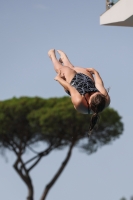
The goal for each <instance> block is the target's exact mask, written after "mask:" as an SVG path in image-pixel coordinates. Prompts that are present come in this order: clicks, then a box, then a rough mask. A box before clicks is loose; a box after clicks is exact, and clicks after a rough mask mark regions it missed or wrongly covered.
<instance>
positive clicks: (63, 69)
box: [48, 49, 76, 83]
mask: <svg viewBox="0 0 133 200" xmlns="http://www.w3.org/2000/svg"><path fill="white" fill-rule="evenodd" d="M48 55H49V57H50V58H51V60H52V63H53V65H54V69H55V71H56V73H59V72H60V73H61V76H62V78H64V79H65V80H66V81H67V82H68V83H70V82H71V80H72V78H73V77H74V75H75V74H76V71H75V70H74V68H73V69H72V68H70V67H68V66H62V64H61V63H60V62H59V61H58V60H57V58H56V55H55V50H54V49H51V50H50V51H49V52H48Z"/></svg>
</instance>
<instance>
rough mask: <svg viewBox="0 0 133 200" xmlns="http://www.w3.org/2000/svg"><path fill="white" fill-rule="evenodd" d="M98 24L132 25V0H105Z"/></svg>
mask: <svg viewBox="0 0 133 200" xmlns="http://www.w3.org/2000/svg"><path fill="white" fill-rule="evenodd" d="M100 25H108V26H127V27H133V0H114V1H113V0H112V1H111V2H110V1H109V0H106V12H105V13H103V14H102V15H101V16H100Z"/></svg>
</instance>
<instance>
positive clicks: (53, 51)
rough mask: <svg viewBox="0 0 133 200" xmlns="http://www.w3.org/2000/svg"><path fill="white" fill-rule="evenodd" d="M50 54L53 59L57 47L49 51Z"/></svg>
mask: <svg viewBox="0 0 133 200" xmlns="http://www.w3.org/2000/svg"><path fill="white" fill-rule="evenodd" d="M48 56H49V57H50V58H51V59H52V56H55V49H50V50H49V51H48Z"/></svg>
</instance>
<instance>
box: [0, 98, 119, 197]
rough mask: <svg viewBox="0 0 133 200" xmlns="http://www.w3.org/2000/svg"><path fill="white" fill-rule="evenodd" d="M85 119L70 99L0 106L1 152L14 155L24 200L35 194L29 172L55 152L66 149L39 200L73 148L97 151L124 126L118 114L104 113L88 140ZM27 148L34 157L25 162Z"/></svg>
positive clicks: (17, 101) (12, 101)
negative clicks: (24, 190) (36, 147)
mask: <svg viewBox="0 0 133 200" xmlns="http://www.w3.org/2000/svg"><path fill="white" fill-rule="evenodd" d="M89 118H90V116H88V115H82V114H79V113H78V112H76V111H75V109H74V108H73V106H72V103H71V102H70V98H69V97H62V98H50V99H42V98H38V97H35V98H28V97H21V98H13V99H10V100H6V101H3V102H2V101H1V102H0V148H1V150H5V149H9V150H11V151H13V152H14V153H15V155H16V161H15V163H14V169H15V170H16V172H17V173H18V175H19V176H20V177H21V179H22V180H23V182H24V183H25V184H26V186H27V188H28V197H27V200H33V198H34V190H33V184H32V180H31V177H30V171H31V170H32V169H33V168H34V167H35V166H36V165H37V164H38V163H39V161H40V160H41V159H42V158H43V157H44V156H46V155H48V154H49V153H50V152H51V151H53V150H54V149H58V150H60V149H62V148H63V147H66V146H68V147H69V150H68V153H67V155H66V158H65V159H64V161H63V162H62V164H61V166H60V168H59V169H58V171H57V172H56V174H55V176H54V177H53V178H52V180H51V181H50V182H49V183H48V184H47V185H46V187H45V189H44V191H43V194H42V196H41V200H44V199H46V196H47V194H48V192H49V190H50V189H51V187H52V186H53V184H54V183H55V182H56V180H57V179H58V177H59V176H60V174H61V173H62V171H63V169H64V168H65V166H66V165H67V163H68V161H69V158H70V156H71V153H72V149H73V147H74V146H78V147H80V148H83V149H84V151H85V152H87V153H88V154H91V153H93V152H96V151H97V150H98V148H99V147H101V146H103V145H106V144H109V143H111V142H112V141H114V140H115V139H117V138H119V137H120V135H121V134H122V131H123V124H122V122H121V117H120V116H119V115H118V113H117V112H116V111H115V110H113V109H111V108H108V109H105V111H104V112H103V113H102V114H101V119H100V123H99V125H98V129H97V130H94V132H93V134H92V136H91V137H90V138H88V136H87V132H88V128H89ZM39 141H42V142H44V143H45V144H46V145H47V148H46V149H45V150H44V151H41V152H39V153H37V152H36V151H35V150H34V149H33V148H34V145H35V144H36V143H37V142H39ZM27 148H29V149H30V150H31V151H32V152H34V153H35V154H36V155H35V156H34V157H32V158H31V159H29V160H27V161H24V160H23V158H22V155H23V154H24V153H25V152H26V150H27Z"/></svg>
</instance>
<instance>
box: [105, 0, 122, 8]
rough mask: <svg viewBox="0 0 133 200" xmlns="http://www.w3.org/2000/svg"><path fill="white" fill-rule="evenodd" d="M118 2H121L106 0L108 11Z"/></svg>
mask: <svg viewBox="0 0 133 200" xmlns="http://www.w3.org/2000/svg"><path fill="white" fill-rule="evenodd" d="M118 1H120V0H106V10H108V9H110V8H111V7H112V6H113V5H114V4H115V3H117V2H118Z"/></svg>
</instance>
